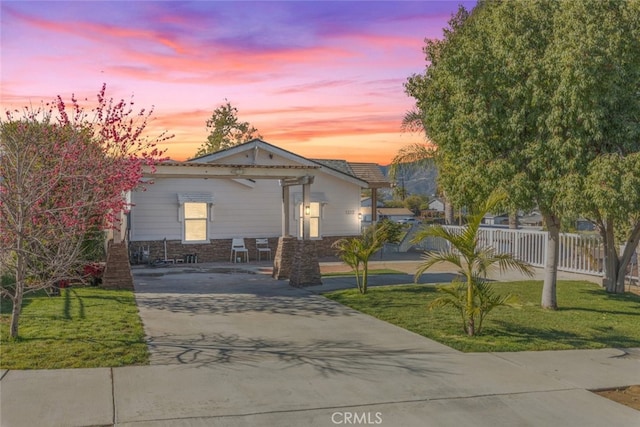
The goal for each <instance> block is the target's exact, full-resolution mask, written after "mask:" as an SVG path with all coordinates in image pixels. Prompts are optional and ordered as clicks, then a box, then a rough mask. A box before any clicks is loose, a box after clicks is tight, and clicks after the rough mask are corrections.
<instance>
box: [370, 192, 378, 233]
mask: <svg viewBox="0 0 640 427" xmlns="http://www.w3.org/2000/svg"><path fill="white" fill-rule="evenodd" d="M377 221H378V188H377V187H374V188H372V189H371V224H375V223H376V222H377Z"/></svg>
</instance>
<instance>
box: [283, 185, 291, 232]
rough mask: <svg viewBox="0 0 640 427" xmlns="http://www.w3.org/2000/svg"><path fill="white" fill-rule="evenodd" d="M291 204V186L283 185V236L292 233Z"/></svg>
mask: <svg viewBox="0 0 640 427" xmlns="http://www.w3.org/2000/svg"><path fill="white" fill-rule="evenodd" d="M290 211H291V206H290V202H289V186H288V185H284V186H282V236H289V235H291V218H290V216H289V215H290Z"/></svg>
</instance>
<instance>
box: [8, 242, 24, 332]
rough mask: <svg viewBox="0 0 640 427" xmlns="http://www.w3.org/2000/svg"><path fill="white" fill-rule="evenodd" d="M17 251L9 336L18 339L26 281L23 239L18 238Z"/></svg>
mask: <svg viewBox="0 0 640 427" xmlns="http://www.w3.org/2000/svg"><path fill="white" fill-rule="evenodd" d="M16 247H17V249H18V251H17V257H18V259H17V263H16V283H15V286H16V288H15V291H14V294H13V298H11V300H12V303H13V308H12V309H11V326H10V327H9V336H10V337H11V338H17V337H18V325H19V322H20V313H21V312H22V297H23V295H24V280H25V260H24V253H23V252H22V237H21V236H18V241H17V245H16Z"/></svg>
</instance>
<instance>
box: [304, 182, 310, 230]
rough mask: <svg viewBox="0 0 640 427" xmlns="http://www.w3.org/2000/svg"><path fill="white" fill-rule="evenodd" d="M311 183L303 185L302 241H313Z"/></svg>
mask: <svg viewBox="0 0 640 427" xmlns="http://www.w3.org/2000/svg"><path fill="white" fill-rule="evenodd" d="M310 210H311V182H309V180H307V181H306V182H305V183H304V184H302V240H310V239H311V211H310Z"/></svg>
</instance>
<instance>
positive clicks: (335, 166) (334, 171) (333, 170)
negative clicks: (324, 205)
mask: <svg viewBox="0 0 640 427" xmlns="http://www.w3.org/2000/svg"><path fill="white" fill-rule="evenodd" d="M251 150H254V152H255V153H257V152H258V151H260V150H264V151H267V152H269V153H271V154H274V155H277V156H280V157H283V158H285V159H287V160H290V161H293V162H296V163H299V164H301V165H304V166H307V167H313V166H315V167H318V166H320V167H321V169H322V170H323V171H324V172H326V173H328V174H329V175H333V176H336V177H339V178H341V179H345V180H347V181H350V182H352V183H354V184H357V185H360V186H361V187H365V188H380V187H390V186H391V183H390V182H389V181H387V180H386V178H385V177H384V174H383V173H382V171H381V170H380V166H378V165H377V164H375V163H350V162H347V161H345V160H321V159H307V158H305V157H302V156H299V155H297V154H295V153H292V152H291V151H287V150H284V149H282V148H280V147H276V146H275V145H272V144H269V143H268V142H266V141H263V140H261V139H257V138H256V139H252V140H251V141H248V142H245V143H244V144H240V145H236V146H234V147H230V148H226V149H224V150H220V151H217V152H215V153H211V154H205V155H204V156H200V157H196V158H194V159H190V160H187V163H192V164H193V163H198V164H202V163H204V164H212V163H215V162H217V161H220V160H223V159H224V158H227V157H230V156H233V155H236V154H238V153H243V152H247V151H251ZM256 157H257V156H254V162H255V159H256Z"/></svg>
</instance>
